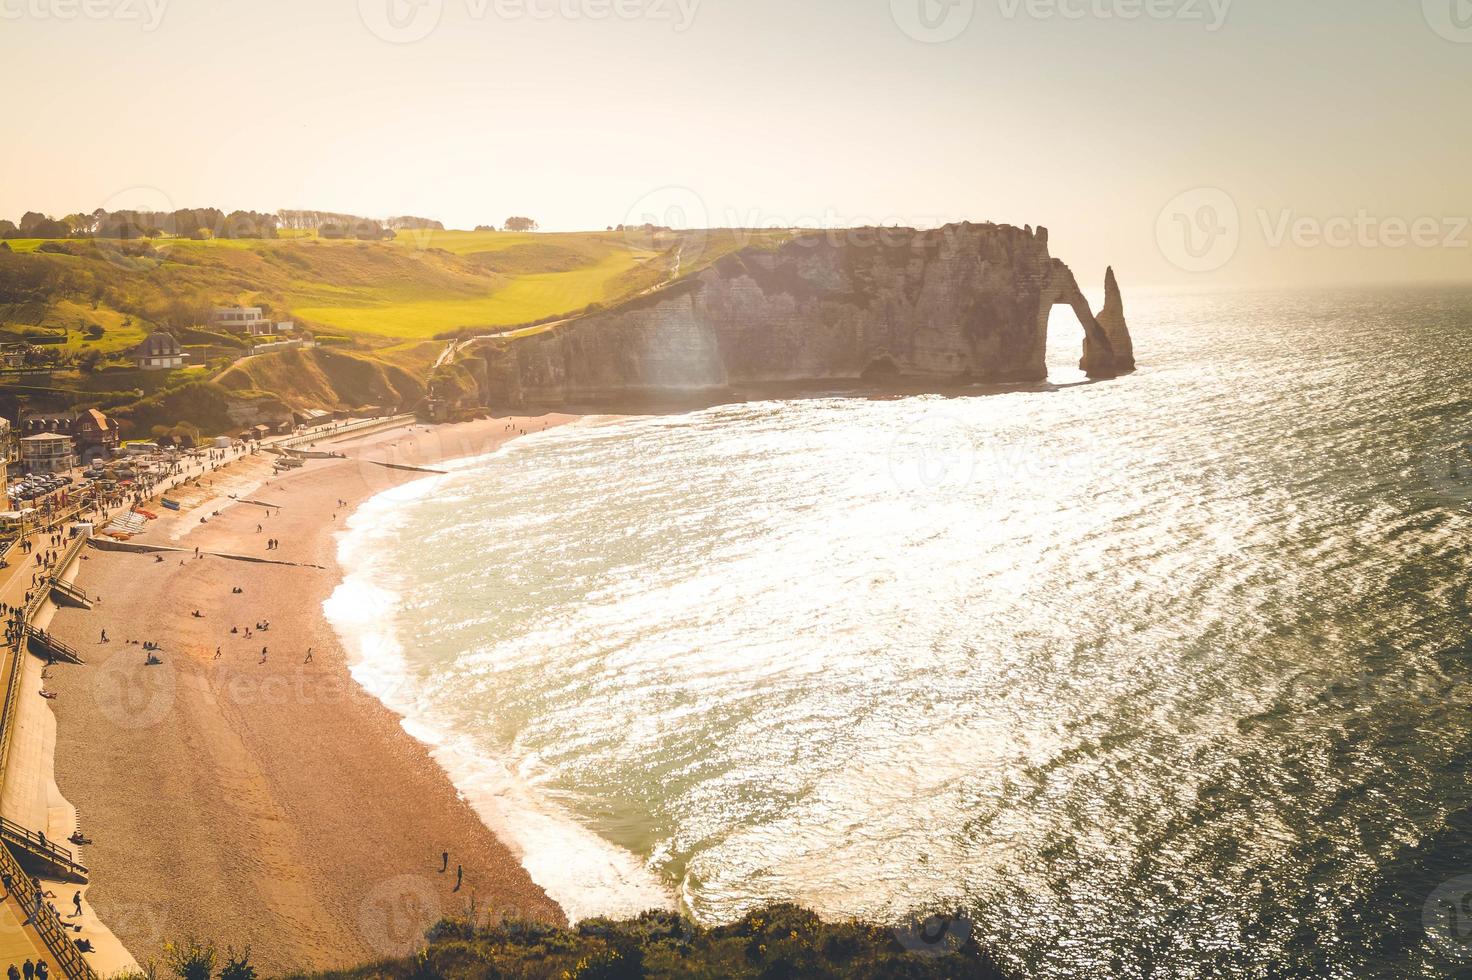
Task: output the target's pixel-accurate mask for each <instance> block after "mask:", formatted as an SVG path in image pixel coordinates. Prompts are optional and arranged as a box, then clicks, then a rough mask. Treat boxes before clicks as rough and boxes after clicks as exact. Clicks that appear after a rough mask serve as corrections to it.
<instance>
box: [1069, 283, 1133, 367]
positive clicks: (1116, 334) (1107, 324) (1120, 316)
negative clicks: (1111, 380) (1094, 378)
mask: <svg viewBox="0 0 1472 980" xmlns="http://www.w3.org/2000/svg"><path fill="white" fill-rule="evenodd" d="M1094 319H1095V320H1097V321H1098V323H1099V326H1100V327H1102V328H1103V330H1104V334H1105V335H1106V336H1107V337H1108V338H1109V346H1110V347H1111V348H1112V353H1113V355H1114V356H1113V363H1114V370H1115V371H1116V372H1117V373H1119V374H1124V373H1126V372H1128V371H1133V370H1134V369H1135V345H1134V342H1133V341H1132V340H1131V339H1130V328H1129V326H1128V325H1127V324H1126V323H1125V319H1124V297H1122V296H1121V295H1120V293H1119V283H1118V282H1117V281H1115V278H1114V267H1113V266H1110V267H1109V269H1108V270H1107V271H1106V272H1105V273H1104V308H1103V309H1102V310H1100V311H1099V312H1098V314H1097V315H1096V316H1095V317H1094ZM1096 347H1097V345H1095V344H1094V342H1093V340H1092V338H1090V337H1088V336H1087V335H1086V336H1085V337H1084V357H1083V360H1082V361H1080V362H1079V368H1080V369H1081V370H1085V371H1087V370H1088V368H1089V365H1090V364H1091V363H1094V362H1095V361H1096V360H1097V359H1098V352H1097V351H1096V350H1095V349H1094V348H1096Z"/></svg>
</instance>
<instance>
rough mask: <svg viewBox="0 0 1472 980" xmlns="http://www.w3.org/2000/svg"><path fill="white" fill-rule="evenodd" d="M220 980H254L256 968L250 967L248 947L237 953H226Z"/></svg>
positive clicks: (232, 950)
mask: <svg viewBox="0 0 1472 980" xmlns="http://www.w3.org/2000/svg"><path fill="white" fill-rule="evenodd" d="M220 980H256V968H255V967H253V966H251V965H250V947H249V946H247V947H245V949H243V950H241V951H240V952H238V953H237V952H236V951H235V950H234V949H230V950H227V951H226V953H225V966H224V968H223V969H222V970H220Z"/></svg>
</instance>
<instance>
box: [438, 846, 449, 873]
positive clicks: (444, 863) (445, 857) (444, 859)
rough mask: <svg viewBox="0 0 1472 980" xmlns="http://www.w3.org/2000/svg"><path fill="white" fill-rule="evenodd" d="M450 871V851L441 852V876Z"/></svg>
mask: <svg viewBox="0 0 1472 980" xmlns="http://www.w3.org/2000/svg"><path fill="white" fill-rule="evenodd" d="M449 870H450V852H449V851H441V852H440V874H444V873H445V872H446V871H449Z"/></svg>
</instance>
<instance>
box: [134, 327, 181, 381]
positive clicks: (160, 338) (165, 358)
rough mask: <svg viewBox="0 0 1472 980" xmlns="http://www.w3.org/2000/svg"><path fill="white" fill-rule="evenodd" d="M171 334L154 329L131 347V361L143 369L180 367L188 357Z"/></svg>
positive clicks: (161, 369) (156, 369) (158, 369)
mask: <svg viewBox="0 0 1472 980" xmlns="http://www.w3.org/2000/svg"><path fill="white" fill-rule="evenodd" d="M188 356H189V355H188V354H185V353H184V349H183V348H182V347H180V346H179V342H178V341H177V340H175V339H174V337H173V335H172V334H167V333H164V332H163V331H162V330H156V331H154V332H153V333H151V334H149V335H148V337H147V338H146V339H145V340H144V341H143V343H141V344H139V345H138V346H137V347H135V348H133V362H134V363H135V364H137V365H138V367H139V368H141V369H142V370H144V371H163V370H167V369H170V368H181V367H183V366H184V359H185V358H186V357H188Z"/></svg>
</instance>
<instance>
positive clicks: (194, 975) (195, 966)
mask: <svg viewBox="0 0 1472 980" xmlns="http://www.w3.org/2000/svg"><path fill="white" fill-rule="evenodd" d="M164 958H165V960H166V961H167V962H168V964H169V969H171V970H173V971H174V975H175V976H177V977H179V980H210V976H211V975H212V974H213V973H214V972H215V961H216V960H217V959H218V958H219V952H218V951H217V950H216V949H215V944H214V943H207V942H203V941H201V940H198V939H194V938H190V939H186V940H184V942H182V943H180V944H178V945H174V944H172V943H170V944H168V945H167V946H165V947H164Z"/></svg>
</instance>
